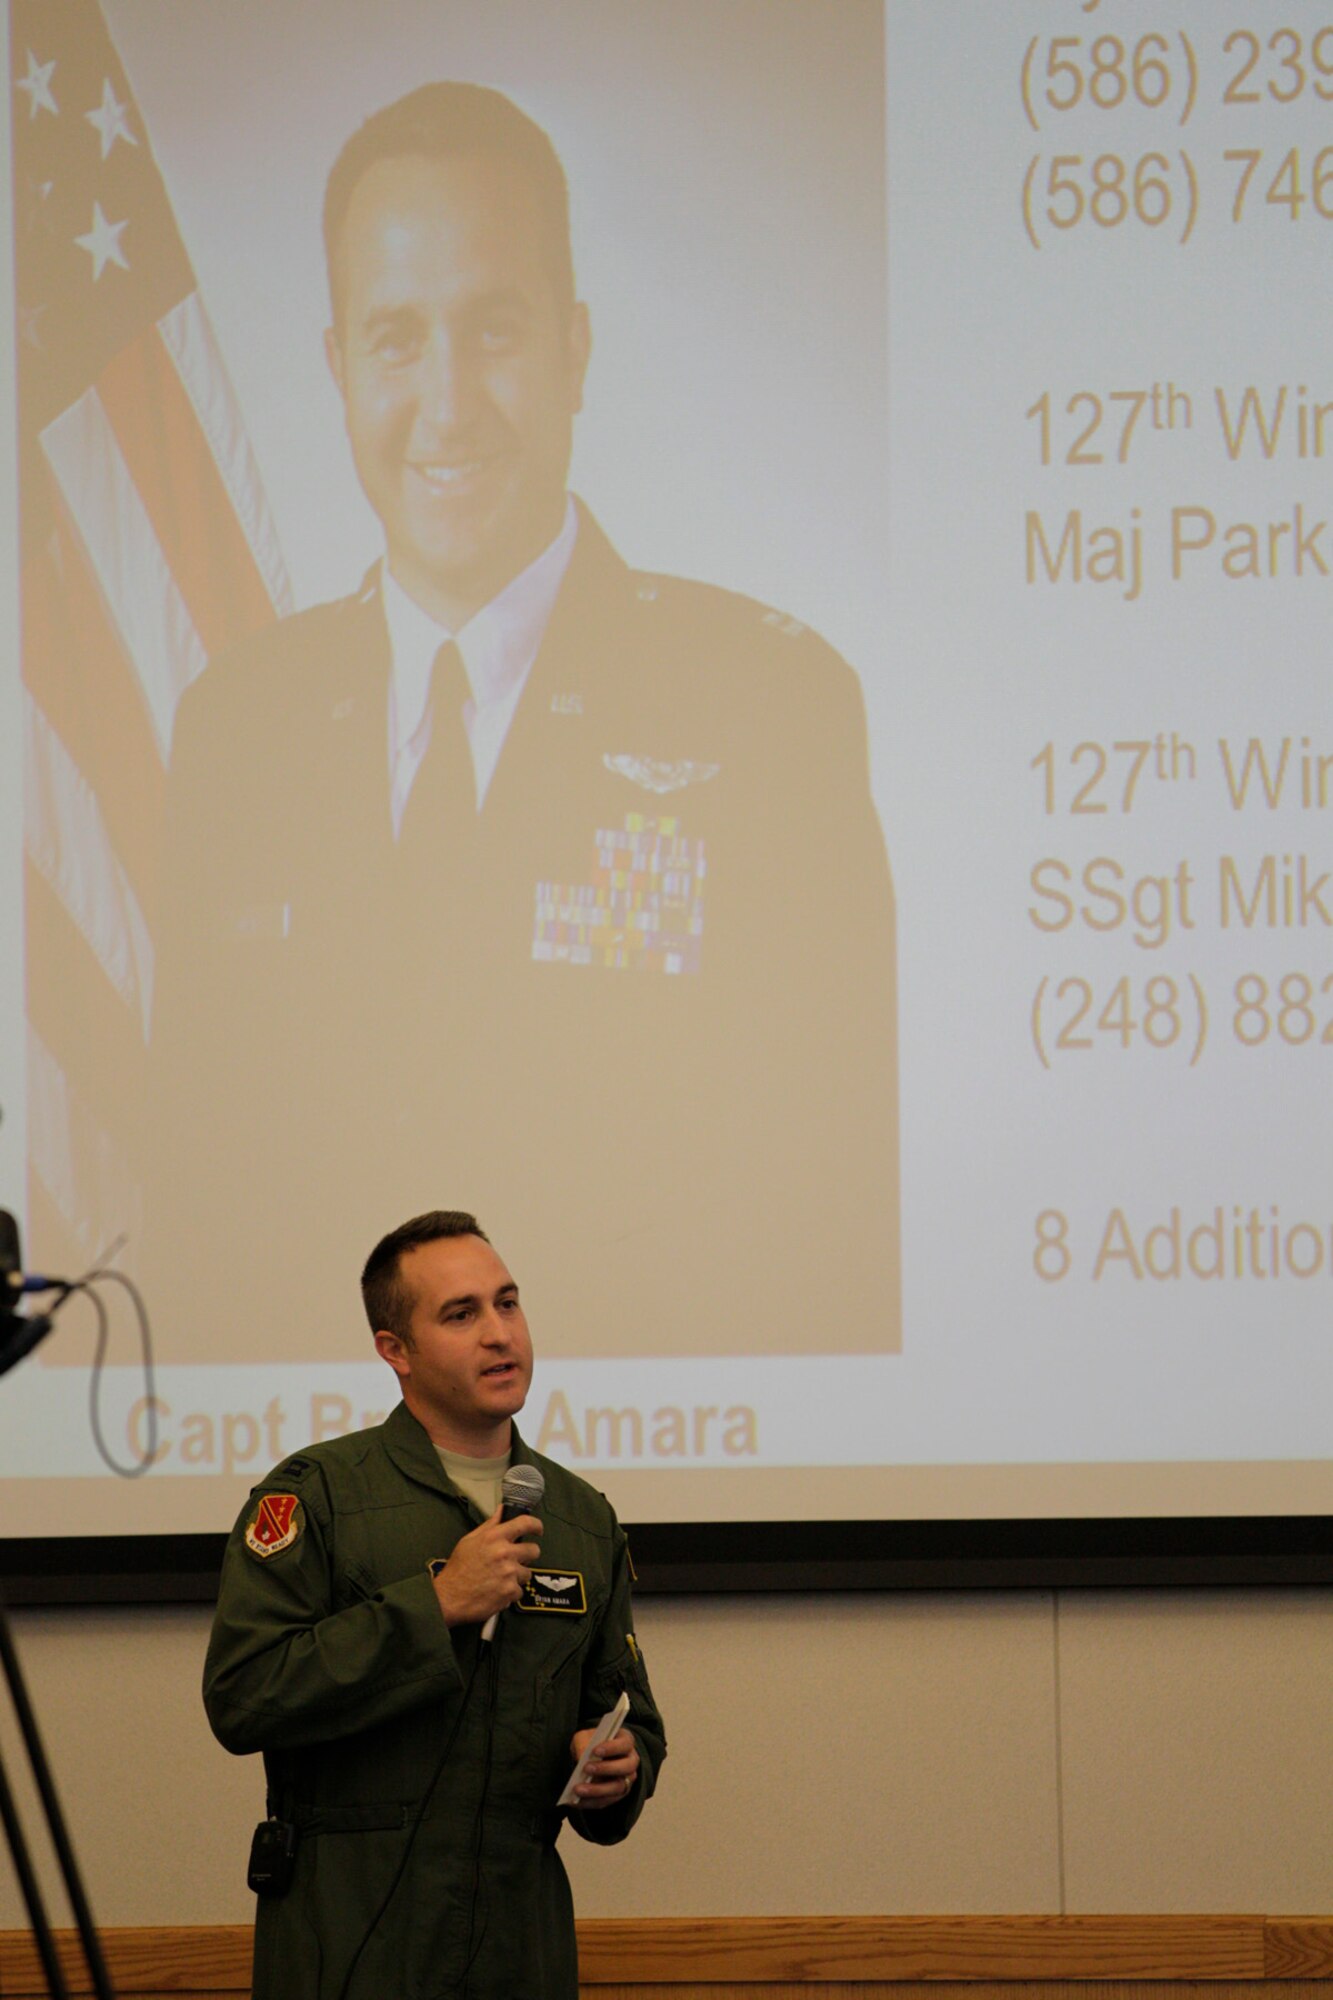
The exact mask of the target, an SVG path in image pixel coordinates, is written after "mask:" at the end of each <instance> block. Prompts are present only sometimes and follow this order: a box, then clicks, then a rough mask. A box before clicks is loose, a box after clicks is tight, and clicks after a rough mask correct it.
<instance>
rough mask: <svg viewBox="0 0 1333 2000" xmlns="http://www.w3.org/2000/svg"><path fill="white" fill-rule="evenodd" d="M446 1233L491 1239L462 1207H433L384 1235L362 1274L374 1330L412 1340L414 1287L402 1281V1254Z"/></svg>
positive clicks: (368, 1310)
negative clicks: (412, 1288)
mask: <svg viewBox="0 0 1333 2000" xmlns="http://www.w3.org/2000/svg"><path fill="white" fill-rule="evenodd" d="M445 1236H479V1237H480V1238H481V1240H482V1242H483V1243H489V1242H490V1240H491V1239H490V1237H489V1236H488V1235H487V1234H486V1231H485V1230H484V1229H483V1228H482V1227H481V1225H480V1223H479V1222H478V1221H477V1218H476V1216H475V1215H468V1214H467V1212H466V1211H465V1210H464V1209H461V1208H432V1209H430V1210H429V1211H428V1212H427V1213H426V1214H425V1215H414V1216H413V1217H412V1219H411V1221H410V1222H400V1223H399V1225H398V1227H397V1228H396V1229H391V1230H390V1231H389V1233H388V1235H387V1236H381V1238H380V1240H379V1242H378V1243H377V1244H376V1245H375V1248H374V1249H373V1250H372V1251H371V1253H370V1255H369V1256H368V1257H367V1259H366V1263H365V1269H364V1270H363V1271H362V1273H361V1299H362V1303H363V1304H364V1306H365V1308H366V1318H367V1319H368V1320H369V1321H370V1330H371V1332H372V1333H379V1332H381V1331H383V1332H385V1333H396V1334H397V1336H398V1338H399V1340H403V1341H408V1342H410V1341H411V1337H412V1306H413V1298H412V1290H411V1287H410V1286H409V1285H407V1284H405V1283H404V1281H403V1274H402V1260H403V1253H404V1251H406V1250H416V1249H419V1248H420V1246H421V1245H422V1244H423V1243H438V1242H439V1241H440V1240H441V1238H442V1237H445Z"/></svg>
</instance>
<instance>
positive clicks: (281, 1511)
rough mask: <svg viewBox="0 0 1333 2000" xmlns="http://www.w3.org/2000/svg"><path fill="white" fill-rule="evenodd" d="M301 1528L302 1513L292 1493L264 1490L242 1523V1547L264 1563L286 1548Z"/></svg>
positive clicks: (302, 1526)
mask: <svg viewBox="0 0 1333 2000" xmlns="http://www.w3.org/2000/svg"><path fill="white" fill-rule="evenodd" d="M304 1527H305V1514H304V1512H303V1511H302V1508H301V1503H300V1501H299V1500H298V1498H297V1496H296V1495H295V1493H265V1494H262V1495H261V1496H260V1499H259V1502H258V1505H257V1506H256V1508H255V1511H254V1513H253V1514H252V1515H251V1516H250V1519H249V1520H248V1521H247V1522H246V1524H245V1546H246V1547H247V1549H249V1551H250V1553H251V1555H252V1556H258V1557H259V1559H260V1561H261V1562H267V1561H268V1559H269V1557H270V1556H276V1555H279V1554H281V1552H282V1550H283V1549H289V1548H290V1547H291V1545H292V1543H293V1542H294V1541H296V1539H297V1537H298V1536H299V1535H300V1533H301V1531H302V1529H303V1528H304Z"/></svg>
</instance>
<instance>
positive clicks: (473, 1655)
mask: <svg viewBox="0 0 1333 2000" xmlns="http://www.w3.org/2000/svg"><path fill="white" fill-rule="evenodd" d="M361 1282H362V1294H363V1297H364V1300H365V1305H366V1311H367V1315H368V1317H369V1320H370V1324H371V1328H372V1330H373V1332H374V1338H375V1346H376V1349H377V1350H378V1352H379V1353H380V1355H381V1356H382V1357H383V1359H384V1360H385V1361H387V1362H388V1364H389V1366H390V1367H391V1368H392V1369H393V1371H394V1373H395V1374H396V1375H397V1376H398V1378H399V1382H400V1384H401V1388H402V1402H401V1404H400V1405H399V1407H398V1408H397V1409H396V1410H395V1411H394V1413H393V1414H392V1415H391V1416H390V1417H389V1418H388V1420H387V1421H386V1422H385V1423H383V1424H381V1425H378V1426H376V1427H374V1428H372V1429H369V1430H364V1431H359V1432H356V1433H354V1434H353V1435H351V1436H349V1437H344V1438H340V1439H337V1440H334V1441H331V1442H325V1443H322V1444H319V1445H315V1446H312V1447H311V1448H310V1449H309V1450H307V1451H305V1452H302V1453H301V1454H299V1455H298V1456H297V1457H295V1458H290V1459H288V1460H286V1461H285V1462H284V1463H283V1464H281V1465H279V1466H278V1467H277V1468H276V1469H275V1470H274V1472H273V1473H271V1474H270V1475H269V1477H268V1478H267V1479H265V1480H264V1481H263V1482H262V1483H261V1484H260V1485H259V1486H258V1487H256V1489H255V1490H254V1492H253V1493H252V1494H251V1496H250V1500H249V1502H248V1503H247V1505H246V1507H245V1509H244V1510H243V1512H242V1514H241V1516H240V1519H239V1520H238V1522H237V1524H236V1528H235V1530H234V1532H233V1534H232V1537H231V1541H230V1543H229V1545H228V1549H227V1554H226V1558H225V1561H224V1564H223V1571H222V1579H221V1585H220V1589H219V1595H218V1609H217V1616H216V1619H215V1622H214V1627H213V1635H212V1640H211V1643H210V1645H209V1650H208V1659H207V1663H206V1666H205V1670H204V1699H205V1704H206V1706H207V1710H208V1716H209V1720H210V1722H211V1723H212V1726H213V1729H214V1731H215V1733H216V1735H217V1736H218V1738H219V1740H220V1741H221V1742H222V1743H223V1744H224V1745H225V1746H226V1747H227V1748H228V1749H229V1750H233V1751H236V1752H237V1753H241V1754H243V1753H246V1752H250V1751H255V1750H260V1751H262V1752H263V1754H264V1764H265V1771H266V1777H267V1786H268V1813H269V1818H270V1822H271V1824H270V1825H269V1826H268V1827H267V1828H266V1829H265V1835H266V1838H267V1848H266V1851H270V1852H271V1851H272V1849H273V1848H277V1849H278V1850H280V1851H282V1850H285V1849H286V1848H287V1847H288V1846H290V1845H292V1844H293V1843H294V1849H295V1851H294V1857H293V1860H292V1862H291V1865H290V1870H289V1874H290V1879H289V1880H288V1881H287V1884H286V1886H285V1888H282V1887H281V1882H282V1875H281V1871H279V1882H278V1885H276V1886H277V1887H278V1888H279V1893H264V1894H261V1895H260V1899H259V1905H258V1917H257V1923H256V1932H255V1972H254V1994H255V1996H256V2000H278V1996H281V2000H357V1996H363V2000H369V1996H374V2000H427V1996H430V2000H443V1996H445V1995H454V1996H459V1997H460V2000H461V1996H464V1995H466V1996H468V2000H577V1994H578V1967H577V1957H576V1949H575V1940H574V1918H573V1905H572V1901H571V1898H570V1892H569V1884H568V1881H567V1879H566V1877H565V1871H564V1868H563V1866H562V1864H561V1862H560V1859H559V1856H558V1855H557V1853H556V1838H557V1835H558V1834H559V1831H560V1827H561V1823H562V1820H563V1816H564V1815H563V1812H562V1811H559V1810H557V1807H556V1801H557V1799H558V1798H559V1797H560V1794H561V1791H562V1789H563V1787H564V1786H565V1784H566V1781H567V1780H568V1779H569V1777H570V1774H571V1771H572V1770H573V1767H574V1765H575V1763H576V1761H577V1759H578V1758H579V1756H580V1755H581V1753H582V1752H583V1751H584V1750H585V1748H588V1746H589V1744H590V1741H591V1738H592V1736H593V1732H594V1727H595V1725H596V1723H597V1722H598V1721H599V1719H600V1718H601V1717H602V1716H603V1715H604V1714H605V1713H606V1712H607V1711H608V1710H610V1709H612V1708H613V1707H614V1706H615V1705H616V1702H617V1699H618V1697H619V1696H620V1695H621V1694H622V1693H623V1694H625V1695H627V1696H628V1699H629V1712H628V1720H627V1724H626V1725H624V1726H622V1727H621V1728H619V1729H618V1730H617V1731H616V1732H615V1733H614V1734H613V1735H611V1736H609V1737H608V1738H607V1739H606V1740H605V1741H604V1742H603V1743H601V1744H600V1745H595V1746H593V1747H592V1748H591V1750H590V1756H589V1762H588V1765H587V1767H586V1772H585V1776H584V1779H583V1781H582V1782H581V1783H580V1785H579V1786H578V1788H577V1799H576V1803H574V1804H573V1805H571V1806H570V1808H569V1818H570V1820H571V1822H572V1824H573V1826H574V1828H575V1830H576V1831H577V1832H578V1833H580V1834H581V1835H582V1836H583V1837H584V1838H585V1839H587V1840H593V1841H597V1842H599V1843H601V1844H605V1845H609V1844H611V1843H613V1842H615V1841H619V1840H623V1839H624V1837H625V1835H626V1834H627V1833H628V1832H629V1830H630V1828H631V1826H632V1825H633V1824H634V1822H635V1820H636V1819H637V1818H638V1816H639V1813H640V1811H641V1810H642V1808H643V1803H644V1800H645V1798H646V1797H647V1796H648V1794H649V1793H650V1792H651V1791H652V1789H653V1787H654V1784H655V1782H656V1777H657V1771H658V1767H659V1765H660V1764H661V1761H662V1759H663V1757H664V1756H665V1754H666V1740H665V1737H664V1734H663V1730H662V1722H661V1717H660V1716H659V1714H658V1712H657V1708H656V1705H655V1703H654V1700H653V1695H652V1690H651V1688H650V1687H649V1684H648V1677H647V1674H646V1672H645V1669H644V1665H643V1660H642V1656H641V1654H640V1651H639V1647H638V1644H637V1642H636V1639H635V1636H634V1629H633V1616H632V1611H631V1605H630V1574H631V1571H630V1563H629V1556H628V1551H627V1548H626V1543H625V1537H624V1534H623V1532H622V1530H621V1528H620V1526H619V1524H618V1522H617V1521H616V1517H615V1515H614V1513H613V1512H612V1509H611V1507H610V1506H609V1504H608V1503H607V1501H606V1500H605V1499H604V1498H603V1497H602V1495H601V1494H600V1493H597V1492H596V1491H595V1490H594V1489H593V1488H592V1487H590V1486H589V1485H587V1484H586V1483H585V1481H583V1480H581V1479H579V1478H577V1477H576V1476H575V1475H574V1474H573V1473H571V1472H569V1471H567V1470H566V1469H565V1468H564V1467H563V1466H559V1465H556V1464H554V1463H552V1462H551V1461H550V1460H548V1459H544V1458H541V1457H539V1456H538V1455H537V1454H536V1453H534V1452H532V1451H529V1450H528V1449H527V1448H526V1446H525V1445H524V1444H523V1442H522V1440H521V1438H520V1437H519V1434H518V1431H517V1429H516V1427H515V1425H514V1422H513V1419H514V1416H515V1415H516V1413H517V1412H518V1411H519V1410H520V1409H521V1408H522V1407H523V1403H524V1399H525V1397H526V1395H527V1391H528V1385H529V1382H530V1381H531V1377H532V1343H531V1339H530V1337H529V1333H528V1326H527V1321H526V1319H525V1317H524V1313H523V1308H522V1306H521V1304H520V1302H519V1294H518V1287H517V1285H516V1284H515V1283H514V1280H513V1278H512V1277H511V1276H510V1274H509V1272H508V1270H507V1269H506V1268H505V1265H504V1264H503V1263H502V1261H501V1259H500V1258H499V1257H498V1256H497V1254H496V1252H495V1251H494V1249H492V1247H491V1245H490V1242H489V1240H488V1239H487V1238H486V1237H485V1236H484V1234H483V1233H482V1231H481V1230H480V1228H479V1227H478V1225H477V1223H476V1221H475V1220H474V1219H473V1217H472V1216H470V1215H466V1214H463V1213H460V1212H456V1211H435V1212H433V1213H431V1214H428V1215H423V1216H418V1217H416V1218H414V1219H413V1220H412V1221H410V1222H406V1223H404V1224H403V1225H402V1226H401V1227H400V1228H398V1229H396V1230H394V1231H393V1232H392V1233H391V1234H390V1235H388V1236H386V1237H385V1238H384V1239H383V1241H382V1242H380V1243H379V1244H378V1245H377V1246H376V1248H375V1249H374V1250H373V1251H372V1252H371V1255H370V1257H369V1259H368V1261H367V1263H366V1267H365V1270H364V1272H363V1274H362V1281H361ZM511 1465H523V1466H533V1467H536V1468H537V1469H538V1470H539V1471H540V1472H541V1473H542V1474H543V1475H544V1478H545V1492H544V1497H543V1500H542V1502H541V1518H540V1519H537V1518H536V1517H534V1516H533V1515H531V1514H521V1515H519V1516H518V1517H517V1518H513V1519H506V1518H505V1517H504V1510H503V1508H502V1507H501V1505H500V1503H499V1489H500V1482H501V1480H502V1478H503V1475H504V1473H505V1471H506V1469H507V1468H508V1467H510V1466H511ZM496 1614H503V1615H500V1616H497V1615H496ZM492 1619H494V1624H493V1626H490V1627H488V1621H490V1620H492ZM488 1629H489V1630H490V1631H492V1632H493V1636H492V1637H490V1638H488V1637H487V1632H488ZM257 1840H258V1836H257ZM256 1851H257V1852H258V1851H259V1850H258V1848H257V1850H256ZM266 1865H267V1864H266Z"/></svg>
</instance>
